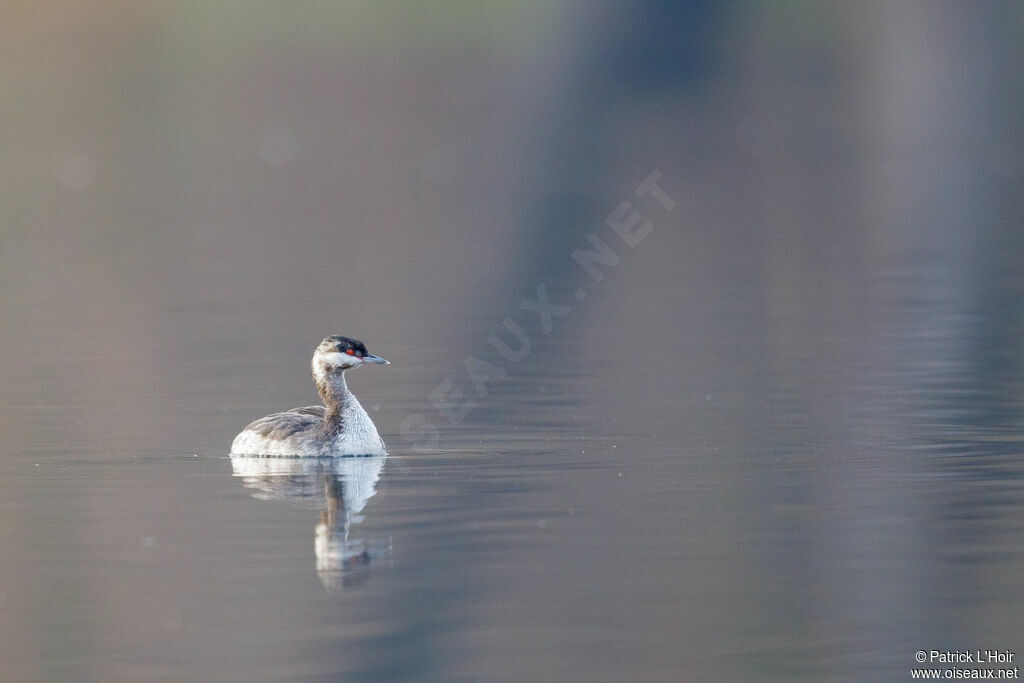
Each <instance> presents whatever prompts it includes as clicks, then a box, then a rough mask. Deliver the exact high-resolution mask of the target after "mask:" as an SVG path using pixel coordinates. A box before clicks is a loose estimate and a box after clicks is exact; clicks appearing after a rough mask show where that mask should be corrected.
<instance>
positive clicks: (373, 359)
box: [363, 353, 391, 365]
mask: <svg viewBox="0 0 1024 683" xmlns="http://www.w3.org/2000/svg"><path fill="white" fill-rule="evenodd" d="M363 362H364V363H376V364H378V365H391V363H390V362H389V361H386V360H384V359H383V358H381V357H380V356H375V355H373V354H372V353H368V354H366V355H365V356H363Z"/></svg>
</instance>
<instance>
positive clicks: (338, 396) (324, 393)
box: [316, 370, 354, 435]
mask: <svg viewBox="0 0 1024 683" xmlns="http://www.w3.org/2000/svg"><path fill="white" fill-rule="evenodd" d="M316 390H317V392H319V394H320V399H321V400H322V401H323V402H324V406H325V407H326V408H327V412H326V414H325V415H324V427H323V428H324V431H325V432H326V433H327V434H328V435H335V434H338V433H339V432H341V429H342V427H343V415H344V412H345V408H346V407H347V406H348V404H349V403H350V402H351V401H352V399H353V398H354V397H353V396H352V392H351V391H349V390H348V385H347V384H345V371H344V370H342V371H341V372H332V373H325V374H323V375H321V376H319V377H317V378H316Z"/></svg>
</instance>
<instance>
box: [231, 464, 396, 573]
mask: <svg viewBox="0 0 1024 683" xmlns="http://www.w3.org/2000/svg"><path fill="white" fill-rule="evenodd" d="M231 467H232V469H233V470H234V475H235V476H236V477H241V479H242V485H243V486H245V487H246V488H247V489H250V491H251V493H252V496H253V497H254V498H258V499H260V500H279V501H289V502H293V503H313V504H315V505H317V506H319V507H321V508H322V509H321V511H320V523H319V524H317V525H316V535H315V542H314V546H313V547H314V551H315V554H316V572H317V575H318V576H319V577H320V582H321V583H322V584H323V586H324V588H326V589H327V590H329V591H334V590H340V589H341V588H343V587H345V586H352V585H355V584H357V583H362V582H363V581H365V580H366V578H367V577H368V576H369V571H368V570H369V567H370V565H371V563H372V562H374V561H375V560H377V559H379V558H385V557H388V558H389V557H390V555H391V539H390V538H387V539H366V538H361V537H357V536H354V535H353V533H352V527H353V525H356V524H359V523H360V522H362V521H363V519H364V516H363V515H362V511H363V508H364V507H366V503H367V502H368V501H369V500H370V498H372V497H373V496H374V494H375V493H376V492H377V480H378V479H380V474H381V471H382V469H383V467H384V456H369V457H360V456H335V457H320V458H310V457H286V456H240V455H232V456H231Z"/></svg>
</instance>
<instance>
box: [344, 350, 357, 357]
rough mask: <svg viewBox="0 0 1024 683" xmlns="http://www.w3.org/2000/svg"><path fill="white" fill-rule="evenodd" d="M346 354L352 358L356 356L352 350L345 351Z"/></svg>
mask: <svg viewBox="0 0 1024 683" xmlns="http://www.w3.org/2000/svg"><path fill="white" fill-rule="evenodd" d="M345 353H347V354H348V355H350V356H351V355H354V354H355V351H353V350H352V349H345Z"/></svg>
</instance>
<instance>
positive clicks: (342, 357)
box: [320, 351, 363, 368]
mask: <svg viewBox="0 0 1024 683" xmlns="http://www.w3.org/2000/svg"><path fill="white" fill-rule="evenodd" d="M320 358H321V359H322V360H323V362H324V363H326V364H327V365H330V366H335V367H342V368H354V367H355V366H357V365H362V364H363V361H361V360H360V359H358V358H356V357H355V356H350V355H348V354H347V353H338V352H336V351H335V352H334V353H324V354H321V355H320Z"/></svg>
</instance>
